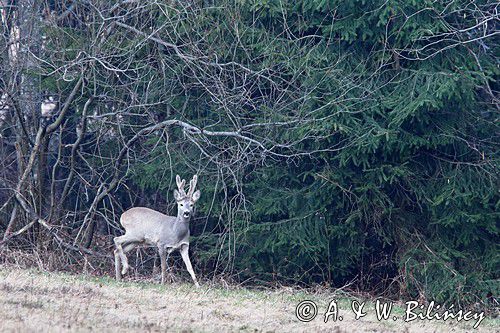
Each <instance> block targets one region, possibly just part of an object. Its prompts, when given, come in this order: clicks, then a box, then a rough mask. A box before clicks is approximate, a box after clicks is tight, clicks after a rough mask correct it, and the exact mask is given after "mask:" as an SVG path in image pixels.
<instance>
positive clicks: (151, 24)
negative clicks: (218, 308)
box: [0, 0, 500, 308]
mask: <svg viewBox="0 0 500 333" xmlns="http://www.w3.org/2000/svg"><path fill="white" fill-rule="evenodd" d="M498 6H499V5H498V2H496V1H491V0H477V1H470V0H453V1H444V0H438V1H435V0H432V1H431V0H386V1H366V0H351V1H340V0H296V1H283V0H261V1H258V0H220V1H215V0H187V1H185V0H168V1H162V0H153V1H139V0H113V1H106V0H74V1H70V0H0V14H1V22H2V23H1V30H0V33H1V36H0V263H18V264H19V263H22V265H25V266H39V267H43V268H44V269H47V270H54V271H81V270H82V269H84V270H85V271H87V272H89V273H90V274H94V275H112V274H113V261H112V256H113V237H116V236H119V235H121V234H123V228H122V227H121V225H120V224H119V219H120V215H121V214H122V213H123V212H124V211H126V210H127V209H129V208H131V207H137V206H143V207H149V208H152V209H155V210H158V211H161V212H165V213H169V214H170V215H175V214H176V205H175V199H174V193H173V190H174V189H175V188H176V187H175V185H176V182H175V177H176V175H177V174H179V175H180V176H181V177H182V178H185V179H188V180H189V179H191V177H192V176H193V175H195V174H197V175H198V188H199V189H200V191H201V198H200V200H199V202H198V203H197V205H196V215H195V216H194V217H193V219H192V220H191V222H190V230H191V246H190V253H191V254H190V255H191V261H192V263H193V266H194V270H195V271H196V274H197V276H198V277H199V279H200V281H201V282H200V283H203V281H208V280H213V281H224V283H229V284H239V285H248V286H254V287H272V286H297V287H301V288H310V287H315V286H320V287H323V288H334V289H342V290H348V291H354V292H362V293H367V294H370V295H377V296H379V295H383V296H384V297H387V298H390V299H419V300H424V301H427V302H428V301H432V300H434V301H436V302H440V303H446V304H456V305H457V306H476V307H479V308H492V307H498V306H499V303H498V302H499V299H498V297H499V289H500V284H499V272H500V257H499V251H498V245H499V244H500V237H499V233H498V221H499V211H500V196H499V194H500V192H499V188H500V187H499V185H500V183H499V157H500V151H499V143H500V141H499V134H500V131H499V111H500V104H499V95H498V83H497V79H498V76H499V74H500V68H499V59H498V57H497V55H498V54H499V51H500V50H499V43H498V41H499V39H498V38H499V36H498V33H499V32H498V26H499V24H500V22H499V13H498V9H499V8H498ZM130 257H135V259H134V260H131V262H132V261H133V262H134V263H135V264H134V267H133V269H134V271H135V274H136V276H149V275H150V274H151V270H152V269H153V266H155V265H156V262H157V260H158V259H157V258H156V253H155V252H154V251H151V250H146V249H142V250H139V251H137V253H135V252H134V254H133V255H130ZM174 260H175V261H174V264H175V265H176V266H179V267H182V262H181V261H180V260H179V258H178V257H176V258H175V259H174ZM178 274H179V275H185V274H187V273H186V272H184V271H183V272H182V273H181V271H180V270H178ZM185 276H187V275H185Z"/></svg>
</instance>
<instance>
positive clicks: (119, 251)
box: [114, 234, 135, 279]
mask: <svg viewBox="0 0 500 333" xmlns="http://www.w3.org/2000/svg"><path fill="white" fill-rule="evenodd" d="M114 242H115V246H116V249H115V270H118V273H119V266H120V264H119V263H118V262H117V259H118V258H119V259H120V261H121V264H122V271H121V274H122V275H124V274H126V273H127V271H128V268H129V266H128V260H127V256H126V255H125V252H128V251H130V250H131V249H133V248H134V247H135V244H134V243H131V242H132V239H130V238H129V236H128V235H127V234H125V235H123V236H119V237H115V238H114ZM123 245H125V249H126V251H125V252H124V249H123ZM118 273H117V274H116V278H117V279H119V278H121V276H119V274H118Z"/></svg>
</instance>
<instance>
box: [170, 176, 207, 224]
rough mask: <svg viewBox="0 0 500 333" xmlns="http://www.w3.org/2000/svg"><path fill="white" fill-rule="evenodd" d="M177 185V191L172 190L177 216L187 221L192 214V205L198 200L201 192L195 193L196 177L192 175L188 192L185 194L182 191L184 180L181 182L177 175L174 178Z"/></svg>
mask: <svg viewBox="0 0 500 333" xmlns="http://www.w3.org/2000/svg"><path fill="white" fill-rule="evenodd" d="M175 181H176V183H177V190H174V198H175V201H177V216H178V217H182V218H184V219H189V218H190V217H191V215H192V214H193V210H194V205H195V204H196V201H198V199H200V195H201V192H200V190H197V191H196V192H195V188H196V183H197V182H198V175H194V176H193V179H191V180H190V181H189V190H188V192H187V193H186V191H185V190H184V185H185V184H186V180H184V179H183V180H182V181H181V177H179V175H177V176H176V177H175Z"/></svg>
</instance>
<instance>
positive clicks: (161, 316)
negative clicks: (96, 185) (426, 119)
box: [0, 266, 498, 332]
mask: <svg viewBox="0 0 500 333" xmlns="http://www.w3.org/2000/svg"><path fill="white" fill-rule="evenodd" d="M334 297H335V298H337V299H338V300H339V305H340V307H341V311H342V309H345V311H343V312H342V313H341V314H342V315H343V316H344V320H343V321H342V322H336V323H334V322H331V321H330V322H328V323H326V324H325V323H324V322H323V313H324V312H325V310H326V308H327V304H328V303H329V301H330V300H331V299H332V298H334ZM304 299H311V300H314V301H315V302H317V304H318V308H319V309H320V310H319V315H318V316H317V318H316V319H315V320H313V321H311V322H308V323H302V322H300V321H298V320H297V319H296V317H295V307H296V305H297V304H298V303H299V302H300V301H301V300H304ZM349 304H350V302H349V300H348V299H346V298H345V297H341V296H339V295H337V296H335V295H334V294H326V293H321V294H315V295H311V294H305V293H303V292H300V291H294V290H291V289H287V290H278V291H252V290H248V289H243V288H232V289H231V288H229V289H228V288H220V287H210V286H206V285H205V286H202V288H201V289H199V290H197V289H195V288H193V286H192V285H191V284H177V283H175V284H169V285H166V286H160V285H158V284H154V283H144V282H122V283H118V282H115V281H114V280H112V279H111V278H94V277H89V276H82V275H80V276H77V275H68V274H62V273H46V272H40V271H35V270H21V269H16V268H12V267H5V266H3V267H2V266H0V331H1V332H61V331H64V332H66V331H78V332H82V331H83V332H85V331H99V332H101V331H105V332H106V331H113V332H129V331H153V332H352V331H356V332H402V331H406V332H452V331H453V332H466V331H471V330H472V329H471V327H472V322H468V323H460V324H457V323H456V322H455V323H452V324H450V323H446V324H444V323H441V322H429V321H425V322H412V323H408V324H405V323H403V322H402V321H401V320H400V321H395V322H393V321H387V322H378V321H376V320H375V318H374V315H373V314H370V315H369V316H367V317H364V318H363V319H361V320H359V321H355V320H354V319H353V316H352V315H351V314H350V311H347V310H348V309H349ZM396 311H397V312H398V313H402V312H401V311H402V310H401V309H396ZM497 323H498V320H493V319H490V320H485V321H483V323H482V324H481V326H480V328H479V330H478V331H479V332H495V331H498V329H497V328H498V325H497Z"/></svg>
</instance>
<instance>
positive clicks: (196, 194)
mask: <svg viewBox="0 0 500 333" xmlns="http://www.w3.org/2000/svg"><path fill="white" fill-rule="evenodd" d="M200 196H201V192H200V190H198V191H196V192H194V193H193V198H192V199H193V201H194V202H196V201H198V199H199V198H200Z"/></svg>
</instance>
